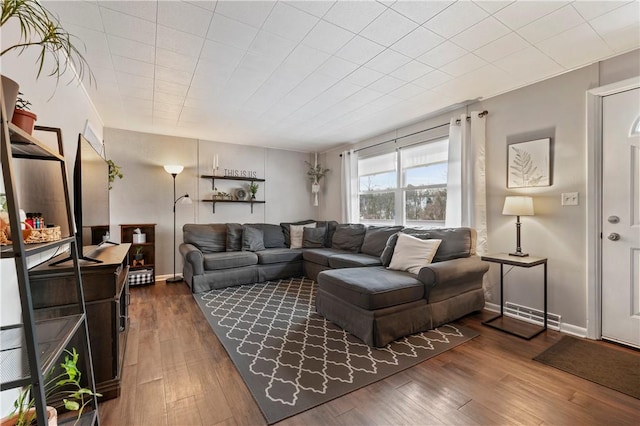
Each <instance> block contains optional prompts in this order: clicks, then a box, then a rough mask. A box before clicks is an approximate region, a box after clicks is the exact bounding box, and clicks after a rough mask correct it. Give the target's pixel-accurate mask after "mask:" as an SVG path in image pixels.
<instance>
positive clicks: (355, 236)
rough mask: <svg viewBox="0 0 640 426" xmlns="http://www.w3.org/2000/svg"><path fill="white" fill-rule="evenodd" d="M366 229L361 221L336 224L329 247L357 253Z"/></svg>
mask: <svg viewBox="0 0 640 426" xmlns="http://www.w3.org/2000/svg"><path fill="white" fill-rule="evenodd" d="M366 231H367V228H366V226H364V225H362V224H361V223H354V224H343V225H338V227H337V228H336V232H334V234H333V240H332V241H331V247H332V248H334V249H338V250H344V251H350V252H353V253H357V252H359V251H360V247H361V246H362V241H363V240H364V234H365V232H366Z"/></svg>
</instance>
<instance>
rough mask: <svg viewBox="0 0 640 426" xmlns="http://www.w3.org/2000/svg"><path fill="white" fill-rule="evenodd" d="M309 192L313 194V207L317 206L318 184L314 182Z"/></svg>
mask: <svg viewBox="0 0 640 426" xmlns="http://www.w3.org/2000/svg"><path fill="white" fill-rule="evenodd" d="M311 192H312V193H313V205H314V206H316V207H317V206H318V192H320V184H319V183H318V181H315V182H313V183H312V184H311Z"/></svg>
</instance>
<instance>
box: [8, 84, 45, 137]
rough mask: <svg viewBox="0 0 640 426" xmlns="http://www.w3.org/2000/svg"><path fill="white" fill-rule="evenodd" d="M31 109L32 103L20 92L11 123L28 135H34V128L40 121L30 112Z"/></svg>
mask: <svg viewBox="0 0 640 426" xmlns="http://www.w3.org/2000/svg"><path fill="white" fill-rule="evenodd" d="M30 107H31V102H29V101H28V100H26V99H25V98H24V94H23V93H22V92H19V93H18V99H17V100H16V107H15V110H14V111H13V118H12V119H11V122H12V123H13V124H15V125H16V126H18V127H19V128H21V129H22V130H24V131H25V132H27V133H28V134H31V133H33V126H34V125H35V122H36V120H37V119H38V116H37V115H35V114H34V113H32V112H31V111H29V110H30V109H31V108H30Z"/></svg>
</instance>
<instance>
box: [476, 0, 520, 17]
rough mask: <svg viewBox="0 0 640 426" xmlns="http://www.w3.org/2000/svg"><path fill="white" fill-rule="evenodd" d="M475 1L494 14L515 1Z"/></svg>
mask: <svg viewBox="0 0 640 426" xmlns="http://www.w3.org/2000/svg"><path fill="white" fill-rule="evenodd" d="M473 2H474V3H475V4H477V5H478V6H480V7H481V8H483V9H484V10H486V11H487V12H489V13H490V14H492V15H493V14H494V13H496V12H497V11H499V10H502V9H504V8H505V7H507V6H509V5H510V4H511V3H513V1H499V0H473Z"/></svg>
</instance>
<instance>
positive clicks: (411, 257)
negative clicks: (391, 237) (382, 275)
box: [388, 232, 442, 275]
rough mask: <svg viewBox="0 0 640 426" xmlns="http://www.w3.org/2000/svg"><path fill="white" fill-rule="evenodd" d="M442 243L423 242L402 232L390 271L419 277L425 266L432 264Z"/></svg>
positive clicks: (437, 241) (436, 241)
mask: <svg viewBox="0 0 640 426" xmlns="http://www.w3.org/2000/svg"><path fill="white" fill-rule="evenodd" d="M441 242H442V240H423V239H420V238H416V237H414V236H411V235H408V234H404V233H402V232H400V233H399V234H398V242H397V243H396V248H395V249H394V250H393V257H392V258H391V263H390V264H389V267H388V269H395V270H396V271H407V272H411V273H412V274H416V275H418V272H420V269H421V268H422V267H423V266H427V265H428V264H430V263H431V261H432V260H433V257H434V256H435V255H436V252H437V251H438V247H440V243H441Z"/></svg>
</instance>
